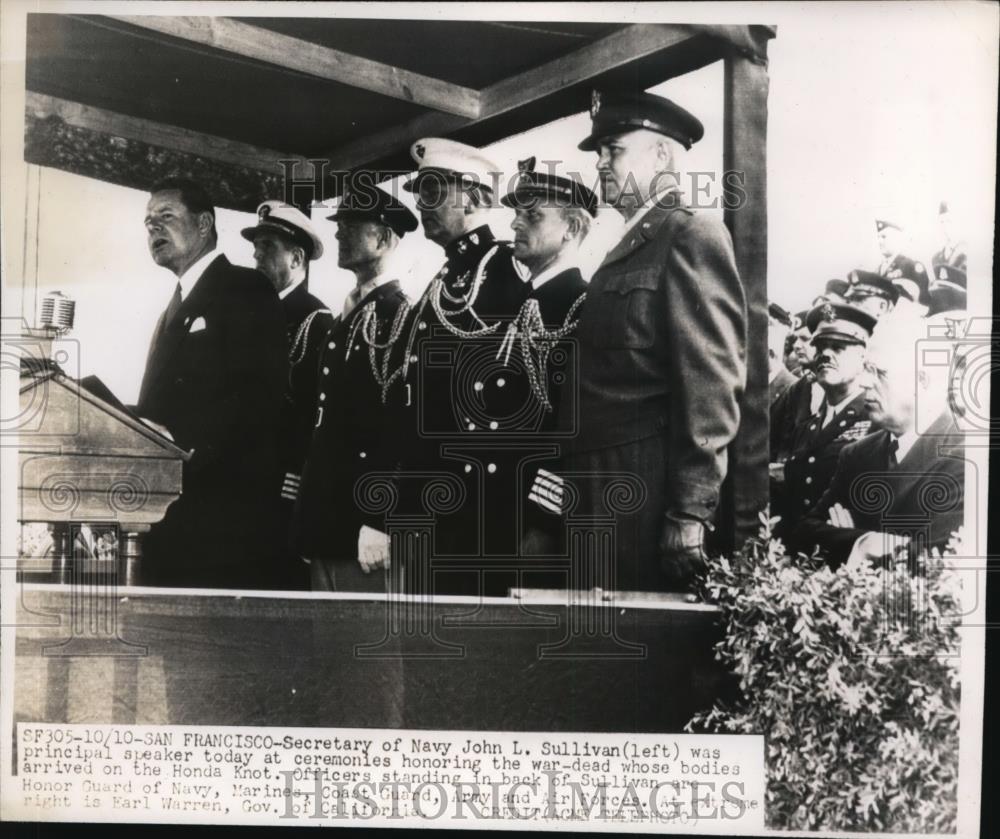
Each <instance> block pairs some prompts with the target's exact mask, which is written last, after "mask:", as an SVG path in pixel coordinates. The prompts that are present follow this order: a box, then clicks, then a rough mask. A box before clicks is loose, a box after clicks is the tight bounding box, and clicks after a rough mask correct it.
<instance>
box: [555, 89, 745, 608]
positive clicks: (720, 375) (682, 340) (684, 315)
mask: <svg viewBox="0 0 1000 839" xmlns="http://www.w3.org/2000/svg"><path fill="white" fill-rule="evenodd" d="M591 119H592V131H591V134H590V136H589V137H587V138H586V139H585V140H583V142H581V143H580V148H581V149H582V150H584V151H594V152H596V153H597V155H598V161H597V172H598V176H599V179H600V186H601V193H602V197H603V198H604V200H605V201H607V202H608V203H610V204H612V205H613V206H614V207H615V208H616V209H617V210H618V211H619V212H620V213H621V214H622V216H623V217H624V218H625V231H624V235H623V237H622V239H621V241H620V242H619V243H618V244H617V245H616V246H615V247H613V248H612V249H611V251H610V252H609V253H608V254H607V256H606V257H605V259H604V261H603V263H602V264H601V266H600V268H598V270H597V272H596V273H595V274H594V276H593V278H592V279H591V281H590V287H589V288H588V291H587V300H586V303H585V304H584V306H583V311H582V313H581V316H580V323H579V326H578V327H577V333H576V337H577V342H578V345H579V353H580V373H581V375H580V384H579V388H578V390H579V409H578V410H579V414H578V416H579V433H578V434H577V436H576V437H575V438H574V439H573V440H571V441H570V443H569V449H570V452H569V456H568V457H567V459H566V463H565V467H566V469H567V472H568V473H575V474H576V475H578V476H580V477H578V478H574V483H575V484H576V485H577V486H576V487H575V489H576V492H577V493H578V494H579V503H578V505H577V512H578V513H579V514H582V515H585V516H594V517H605V516H608V515H609V514H611V515H613V516H614V520H615V523H616V527H615V531H614V532H615V539H614V546H613V549H614V556H612V557H605V558H604V559H605V560H607V564H606V565H605V568H604V570H603V571H602V572H600V573H601V575H602V576H603V578H602V579H599V580H596V581H594V583H595V584H596V585H600V586H602V587H604V588H610V589H615V588H617V589H619V590H630V589H631V590H636V589H641V590H646V591H655V590H664V589H686V588H687V587H688V585H689V583H690V581H691V579H692V577H693V575H694V574H695V573H696V572H697V571H698V570H700V569H701V568H702V566H703V564H704V562H705V554H704V533H705V529H706V527H711V526H712V523H713V519H714V517H715V514H716V509H717V506H718V501H719V489H720V486H721V484H722V480H723V478H724V477H725V475H726V465H727V448H728V446H729V444H730V443H731V442H732V440H733V438H734V437H735V435H736V431H737V429H738V427H739V421H740V413H739V400H740V397H741V394H742V392H743V387H744V384H745V380H746V365H745V348H746V301H745V296H744V293H743V286H742V284H741V282H740V278H739V275H738V273H737V270H736V261H735V256H734V253H733V245H732V240H731V238H730V236H729V232H728V231H727V230H726V228H725V226H724V225H723V224H722V223H721V222H720V221H718V220H716V219H714V218H713V217H711V216H708V215H703V214H696V213H695V212H693V211H692V210H691V209H689V208H688V207H687V206H685V204H684V202H683V199H682V197H681V195H680V191H679V189H678V188H677V176H678V170H679V168H680V163H681V158H682V156H683V150H686V149H689V148H690V147H691V145H692V144H693V143H695V142H697V141H698V140H699V139H701V137H702V135H703V133H704V129H703V127H702V124H701V123H700V122H699V121H698V120H697V119H696V118H695V117H694V116H693V115H692V114H690V113H688V112H687V111H686V110H684V109H683V108H681V107H679V106H678V105H676V104H675V103H673V102H671V101H669V100H668V99H664V98H663V97H660V96H654V95H652V94H647V93H638V94H636V93H631V92H624V91H623V92H600V91H595V92H594V94H593V97H592V104H591ZM565 396H567V394H564V397H565ZM615 474H618V475H627V476H630V477H629V479H628V480H627V481H626V483H628V484H629V486H630V487H631V491H632V493H633V495H632V497H631V499H629V498H627V497H625V495H628V492H626V494H625V495H623V494H622V493H616V492H609V491H608V490H609V481H611V482H614V481H615V480H616V479H615V478H613V477H612V476H613V475H615ZM609 505H610V506H611V507H613V509H609Z"/></svg>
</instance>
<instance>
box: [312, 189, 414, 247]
mask: <svg viewBox="0 0 1000 839" xmlns="http://www.w3.org/2000/svg"><path fill="white" fill-rule="evenodd" d="M327 219H328V220H329V221H340V220H341V219H360V220H362V221H377V222H379V223H380V224H384V225H385V226H386V227H388V228H390V229H391V230H392V231H393V232H394V233H395V234H396V235H397V236H400V237H402V236H403V235H404V234H406V233H411V232H412V231H414V230H416V229H417V217H416V216H415V215H413V213H412V212H411V211H410V209H409V208H408V207H407V206H406V205H405V204H403V203H402V202H401V201H400V200H399V199H398V198H395V197H393V196H392V195H390V194H389V193H388V192H386V191H385V190H384V189H379V188H378V187H375V186H373V187H371V188H369V189H365V190H361V191H353V192H352V191H348V192H345V193H344V195H343V198H341V201H340V203H339V204H338V205H337V210H336V212H335V213H334V214H333V215H332V216H327Z"/></svg>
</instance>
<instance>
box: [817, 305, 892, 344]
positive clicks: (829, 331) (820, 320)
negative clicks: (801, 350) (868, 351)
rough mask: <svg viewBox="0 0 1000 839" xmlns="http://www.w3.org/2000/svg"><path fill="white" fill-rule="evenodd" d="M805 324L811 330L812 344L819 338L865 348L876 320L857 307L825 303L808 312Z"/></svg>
mask: <svg viewBox="0 0 1000 839" xmlns="http://www.w3.org/2000/svg"><path fill="white" fill-rule="evenodd" d="M806 323H807V324H808V326H809V329H810V330H812V334H813V336H812V342H813V343H814V344H815V343H816V342H817V341H818V340H820V338H828V339H831V340H835V341H840V342H842V343H844V344H861V345H862V346H867V344H868V339H869V338H871V337H872V330H873V329H875V323H876V320H875V317H874V316H873V315H870V314H868V312H865V311H863V310H862V309H859V308H857V306H851V305H850V304H848V303H829V302H827V303H823V304H821V305H819V306H816V307H815V308H814V309H813V310H812V311H810V312H809V315H808V316H807V317H806Z"/></svg>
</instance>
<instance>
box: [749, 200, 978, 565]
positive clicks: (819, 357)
mask: <svg viewBox="0 0 1000 839" xmlns="http://www.w3.org/2000/svg"><path fill="white" fill-rule="evenodd" d="M939 218H940V222H941V229H942V232H943V234H944V245H943V247H942V248H941V249H940V250H939V251H938V252H936V253H935V254H934V256H933V258H932V261H931V269H930V271H927V269H926V268H925V266H924V265H923V263H922V262H920V261H918V260H915V259H912V258H910V257H909V256H906V255H905V254H904V253H902V252H901V250H902V242H903V234H904V231H903V229H902V226H901V225H900V224H899V223H897V222H896V221H894V220H892V219H877V220H876V221H875V228H876V232H877V236H878V245H879V249H880V251H881V254H882V260H881V262H880V264H879V265H878V266H877V267H876V268H875V270H863V269H858V270H854V271H851V272H850V273H849V274H848V276H847V278H846V279H839V278H838V279H833V280H830V281H829V282H827V284H826V286H825V288H824V289H823V290H822V292H821V293H820V294H819V295H818V296H817V297H816V298H815V299H814V300H813V303H812V307H811V308H810V309H808V310H805V311H802V312H799V313H797V314H795V315H792V314H790V313H789V312H788V311H786V310H785V309H783V308H782V307H781V306H779V305H777V304H775V303H771V304H770V306H769V310H768V316H769V336H768V356H769V382H770V400H771V409H770V420H771V427H770V483H771V514H772V516H774V517H776V518H777V519H778V521H777V523H776V526H775V530H776V533H777V534H778V535H779V536H781V537H783V538H784V540H785V541H786V542H788V543H790V545H791V546H792V547H793V548H796V549H798V550H802V551H806V552H811V551H813V550H815V548H816V547H817V546H819V547H820V548H821V549H822V550H823V551H824V553H825V554H826V556H827V558H828V559H829V560H830V561H831V562H832V563H833V564H835V565H838V564H841V563H843V562H845V561H847V560H848V559H851V558H858V559H864V560H882V559H884V558H886V557H890V556H896V557H897V558H898V555H899V554H901V553H906V554H907V555H914V554H916V553H919V552H920V551H921V550H922V551H924V552H926V550H927V549H929V548H938V549H941V548H943V547H945V546H946V544H947V542H948V540H949V538H950V537H951V534H952V532H953V531H955V530H957V529H958V527H959V526H960V524H961V522H962V507H963V503H962V502H963V491H964V479H963V469H962V460H961V458H960V457H959V456H957V455H956V452H957V451H958V450H959V449H960V447H961V445H962V435H961V433H960V429H959V426H958V422H957V420H958V419H959V418H960V410H959V408H958V406H957V405H956V404H955V403H954V402H953V401H952V402H950V403H949V400H948V396H949V387H951V385H952V384H953V380H954V378H955V375H956V369H957V368H956V366H955V358H959V359H960V358H961V356H960V355H957V356H954V357H953V359H952V364H950V365H946V366H945V370H946V371H947V370H950V378H951V380H952V381H949V376H947V375H945V376H943V377H942V376H941V375H940V371H937V370H931V369H927V368H924V367H923V366H922V365H921V361H920V353H918V349H919V342H920V341H921V340H926V339H927V338H928V336H929V335H931V334H932V332H933V329H932V327H933V326H934V325H938V326H943V327H944V329H943V330H939V332H940V334H951V335H953V336H954V335H955V332H956V329H958V331H961V330H960V328H959V327H958V326H957V325H956V322H961V321H962V320H964V318H965V317H966V305H967V304H966V293H967V282H966V267H967V266H966V263H967V258H966V254H965V248H964V245H963V243H962V242H961V241H959V240H957V239H956V238H955V237H954V234H953V231H952V226H951V220H950V214H949V208H948V205H947V203H945V202H942V203H941V205H940V208H939ZM959 375H960V371H959ZM921 409H923V413H924V415H925V416H927V420H928V421H926V422H924V423H923V426H921V422H920V417H919V416H918V413H919V411H920V410H921ZM928 411H930V413H929V416H928ZM934 488H939V489H941V496H940V497H939V498H937V499H936V500H935V502H934V503H933V504H931V506H928V503H929V499H930V495H931V494H933V493H932V492H931V491H932V490H933V489H934ZM883 489H884V490H885V493H884V497H883V493H882V490H883ZM914 531H919V533H918V534H915V532H914Z"/></svg>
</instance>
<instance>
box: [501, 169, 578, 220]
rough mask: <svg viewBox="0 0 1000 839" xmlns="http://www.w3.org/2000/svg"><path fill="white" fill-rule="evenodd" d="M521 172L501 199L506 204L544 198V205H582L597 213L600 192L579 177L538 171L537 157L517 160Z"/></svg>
mask: <svg viewBox="0 0 1000 839" xmlns="http://www.w3.org/2000/svg"><path fill="white" fill-rule="evenodd" d="M517 170H518V176H517V181H516V183H515V184H514V189H513V190H511V191H510V192H508V193H507V194H506V195H505V196H503V198H501V199H500V203H501V204H503V205H504V206H505V207H513V208H515V209H517V208H519V207H526V206H528V205H529V204H531V203H532V202H535V201H540V202H541V203H542V205H543V206H552V207H578V208H580V209H581V210H586V211H587V212H588V213H590V214H591V215H592V216H596V215H597V196H596V195H595V194H594V193H593V191H592V190H590V189H587V187H585V186H584V185H583V184H582V183H580V182H579V181H574V180H573V179H572V178H562V177H559V176H558V175H552V174H548V173H545V172H536V171H535V158H533V157H529V158H528V159H527V160H521V161H519V162H518V164H517Z"/></svg>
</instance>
